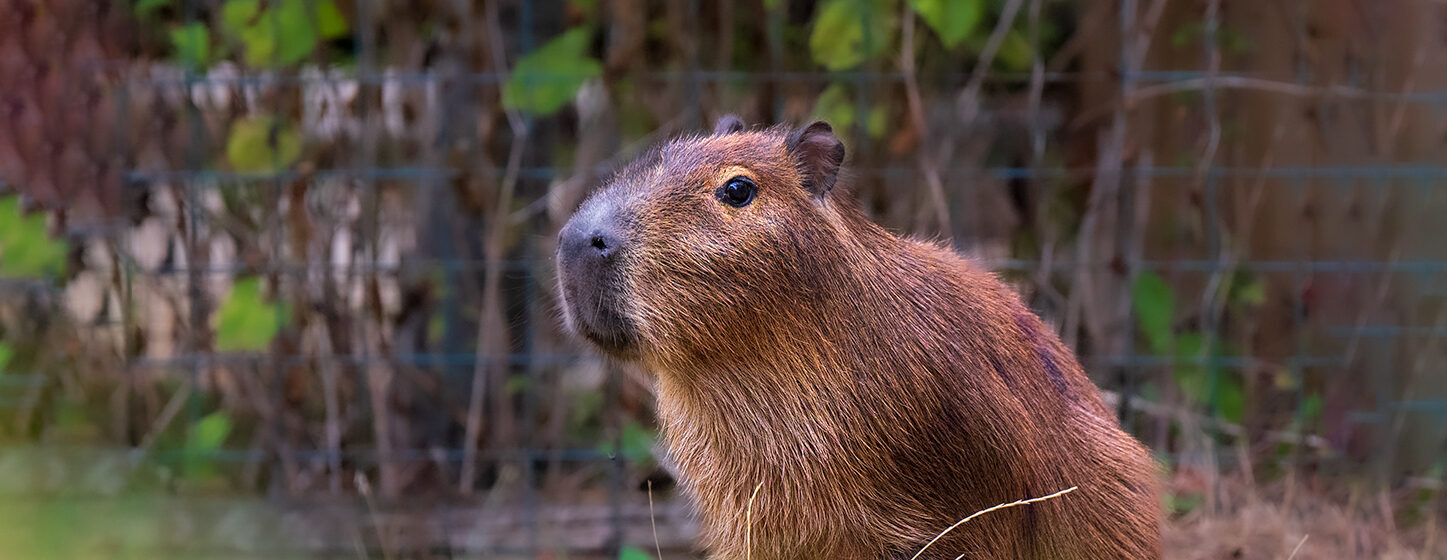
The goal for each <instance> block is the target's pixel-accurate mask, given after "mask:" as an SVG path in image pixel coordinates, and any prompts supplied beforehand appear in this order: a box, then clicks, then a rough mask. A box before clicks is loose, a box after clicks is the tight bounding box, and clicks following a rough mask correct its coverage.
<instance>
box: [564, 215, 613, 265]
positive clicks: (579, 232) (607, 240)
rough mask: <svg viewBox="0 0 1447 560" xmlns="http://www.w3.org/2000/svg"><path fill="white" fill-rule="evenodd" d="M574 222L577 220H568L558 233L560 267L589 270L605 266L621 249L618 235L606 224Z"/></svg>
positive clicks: (586, 221)
mask: <svg viewBox="0 0 1447 560" xmlns="http://www.w3.org/2000/svg"><path fill="white" fill-rule="evenodd" d="M575 221H579V220H577V218H576V217H575V218H574V219H573V220H570V221H569V222H568V224H567V225H566V226H564V227H563V230H562V231H561V232H559V233H558V252H559V253H560V254H561V256H562V260H563V262H562V265H563V266H565V267H571V266H584V267H589V268H591V267H595V266H596V267H601V266H607V263H608V262H609V261H612V260H613V258H614V257H616V256H617V255H618V252H619V250H620V249H622V248H623V243H622V241H621V240H620V239H619V236H618V233H617V232H616V231H614V230H613V228H609V227H606V226H607V224H599V223H590V222H596V221H595V220H582V222H583V223H573V222H575Z"/></svg>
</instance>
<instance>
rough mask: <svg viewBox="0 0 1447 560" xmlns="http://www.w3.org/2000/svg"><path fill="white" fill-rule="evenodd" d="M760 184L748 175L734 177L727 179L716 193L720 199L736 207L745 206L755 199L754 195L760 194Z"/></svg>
mask: <svg viewBox="0 0 1447 560" xmlns="http://www.w3.org/2000/svg"><path fill="white" fill-rule="evenodd" d="M758 192H759V186H758V185H755V184H754V182H753V180H751V179H749V178H748V177H743V176H739V177H734V178H732V179H729V180H728V181H726V182H725V183H724V184H723V186H722V187H719V188H718V192H715V193H714V196H715V197H718V201H719V202H722V203H724V204H727V205H729V206H732V207H734V208H743V207H745V206H748V205H749V203H750V202H753V201H754V195H756V194H758Z"/></svg>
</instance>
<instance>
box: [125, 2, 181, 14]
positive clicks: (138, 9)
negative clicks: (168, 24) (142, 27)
mask: <svg viewBox="0 0 1447 560" xmlns="http://www.w3.org/2000/svg"><path fill="white" fill-rule="evenodd" d="M171 2H172V0H139V1H138V2H136V5H135V6H132V7H131V11H132V12H134V13H135V14H136V16H137V17H146V16H148V15H151V14H152V13H154V12H156V11H157V10H160V9H161V8H164V7H166V6H169V5H170V4H171Z"/></svg>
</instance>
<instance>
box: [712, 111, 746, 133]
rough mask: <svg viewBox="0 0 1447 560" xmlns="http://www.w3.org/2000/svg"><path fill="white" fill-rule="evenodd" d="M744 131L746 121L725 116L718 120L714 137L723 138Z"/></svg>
mask: <svg viewBox="0 0 1447 560" xmlns="http://www.w3.org/2000/svg"><path fill="white" fill-rule="evenodd" d="M743 130H744V121H743V120H742V119H739V118H738V117H736V116H734V115H724V116H722V117H719V118H718V123H717V124H715V125H713V135H714V136H723V135H725V134H733V133H735V132H742V131H743Z"/></svg>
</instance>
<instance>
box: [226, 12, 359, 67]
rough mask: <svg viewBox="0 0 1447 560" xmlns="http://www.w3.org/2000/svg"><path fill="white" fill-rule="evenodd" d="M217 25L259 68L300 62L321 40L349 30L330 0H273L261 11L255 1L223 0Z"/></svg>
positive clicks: (344, 18) (342, 35) (344, 33)
mask: <svg viewBox="0 0 1447 560" xmlns="http://www.w3.org/2000/svg"><path fill="white" fill-rule="evenodd" d="M221 28H222V30H224V31H225V32H226V34H227V35H228V36H230V37H231V38H232V39H233V40H237V41H240V42H241V46H242V51H243V59H244V60H245V61H246V63H247V64H249V65H252V66H257V67H262V68H272V67H279V66H288V65H291V64H296V63H298V62H301V61H302V60H304V59H306V57H307V56H310V55H311V54H312V52H313V51H315V50H316V48H317V45H318V44H320V41H321V40H322V39H336V38H339V37H345V36H346V35H347V33H349V32H350V31H351V26H350V25H349V24H348V23H347V19H346V16H344V15H342V11H341V10H340V9H338V8H337V5H336V3H335V2H334V1H333V0H275V1H272V2H269V3H268V7H267V8H266V9H265V10H263V9H262V7H261V2H260V1H259V0H227V2H226V4H224V5H222V7H221Z"/></svg>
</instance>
